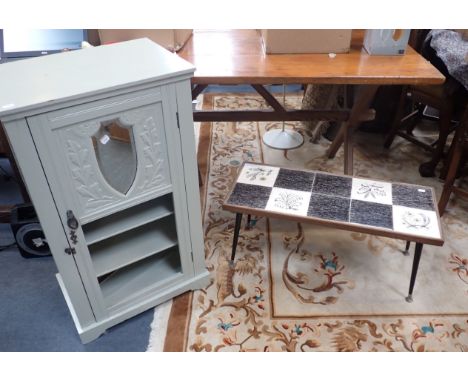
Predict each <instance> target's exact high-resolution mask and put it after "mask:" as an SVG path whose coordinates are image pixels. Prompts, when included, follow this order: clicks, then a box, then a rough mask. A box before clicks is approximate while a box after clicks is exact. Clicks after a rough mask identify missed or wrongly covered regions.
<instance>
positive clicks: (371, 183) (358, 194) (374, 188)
mask: <svg viewBox="0 0 468 382" xmlns="http://www.w3.org/2000/svg"><path fill="white" fill-rule="evenodd" d="M351 199H354V200H362V201H364V202H374V203H382V204H389V205H391V204H392V184H391V183H388V182H379V181H375V180H370V179H359V178H353V185H352V189H351Z"/></svg>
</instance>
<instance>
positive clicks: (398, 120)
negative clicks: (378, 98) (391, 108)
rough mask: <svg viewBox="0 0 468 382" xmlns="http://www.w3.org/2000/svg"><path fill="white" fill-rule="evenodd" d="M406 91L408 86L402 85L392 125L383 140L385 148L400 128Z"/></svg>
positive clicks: (389, 144)
mask: <svg viewBox="0 0 468 382" xmlns="http://www.w3.org/2000/svg"><path fill="white" fill-rule="evenodd" d="M407 92H408V87H407V86H404V87H403V89H401V94H400V99H399V100H398V107H397V111H396V115H395V119H394V120H393V124H392V127H391V129H390V131H389V133H388V135H387V137H386V139H385V142H384V147H385V148H386V149H388V148H390V146H391V145H392V143H393V140H394V139H395V136H396V134H397V132H398V129H399V128H400V125H401V119H402V118H403V114H404V111H405V101H406V94H407Z"/></svg>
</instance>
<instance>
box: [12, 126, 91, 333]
mask: <svg viewBox="0 0 468 382" xmlns="http://www.w3.org/2000/svg"><path fill="white" fill-rule="evenodd" d="M5 130H6V133H7V136H8V139H9V141H10V145H11V148H12V151H13V154H14V156H15V159H16V161H17V163H18V166H19V167H20V168H21V172H22V174H23V176H24V180H25V183H26V186H27V188H28V191H29V194H30V196H31V200H32V202H33V204H34V208H35V210H36V213H37V215H38V218H39V220H40V223H41V226H42V229H43V231H44V233H45V235H46V237H47V241H48V244H49V247H50V249H51V251H52V254H53V256H54V260H55V264H56V265H57V268H58V270H59V273H60V275H61V276H62V279H63V281H64V285H65V287H66V289H67V291H68V295H69V296H70V299H71V301H72V303H73V306H74V309H75V312H76V315H77V318H78V320H79V322H80V325H81V327H86V326H89V325H91V324H94V323H95V318H94V315H93V312H92V310H91V307H90V303H89V300H88V297H87V295H86V292H85V289H84V287H83V283H82V281H81V278H80V275H79V272H78V270H77V267H76V264H75V262H74V258H73V256H69V255H66V254H65V253H64V249H65V248H67V247H68V241H67V239H66V234H65V232H64V229H63V226H62V224H61V221H60V218H59V216H58V213H57V209H56V206H55V203H54V200H53V198H52V195H51V192H50V189H49V185H48V183H47V179H46V177H45V174H44V172H43V169H42V166H41V161H40V159H39V157H38V155H37V152H36V148H35V146H34V142H33V140H32V137H31V134H30V133H29V129H28V126H27V124H26V122H25V121H24V120H18V121H12V122H8V123H7V124H5ZM51 277H52V275H51Z"/></svg>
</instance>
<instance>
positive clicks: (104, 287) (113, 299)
mask: <svg viewBox="0 0 468 382" xmlns="http://www.w3.org/2000/svg"><path fill="white" fill-rule="evenodd" d="M178 275H182V269H181V265H180V255H179V251H178V248H171V249H170V250H168V251H165V252H164V253H162V254H161V253H160V254H155V255H153V256H151V257H149V258H147V259H144V260H142V261H139V262H138V263H136V264H132V265H130V266H128V267H125V268H122V269H120V270H118V271H116V272H114V273H113V274H112V275H110V276H109V277H108V278H106V279H105V280H104V281H102V282H101V291H102V294H103V297H104V301H105V304H106V306H107V307H108V308H111V307H113V306H115V305H117V304H121V303H123V302H125V300H128V299H130V298H132V297H137V296H138V295H139V294H140V293H143V292H144V291H145V290H147V289H148V288H150V287H157V286H158V285H159V284H161V283H163V282H165V281H170V279H172V278H174V277H176V276H178Z"/></svg>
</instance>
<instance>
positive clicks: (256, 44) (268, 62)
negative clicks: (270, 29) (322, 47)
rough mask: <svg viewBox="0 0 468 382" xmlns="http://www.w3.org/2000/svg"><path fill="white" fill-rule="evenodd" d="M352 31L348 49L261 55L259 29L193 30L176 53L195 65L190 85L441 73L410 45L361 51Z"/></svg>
mask: <svg viewBox="0 0 468 382" xmlns="http://www.w3.org/2000/svg"><path fill="white" fill-rule="evenodd" d="M363 35H364V33H363V31H362V30H354V31H353V38H352V43H351V50H350V52H349V53H341V54H337V55H336V57H335V58H331V57H329V55H328V54H269V55H267V54H265V53H264V50H263V46H262V39H261V36H260V33H259V32H258V30H255V29H236V30H216V31H214V30H199V31H197V30H195V31H194V32H193V35H192V37H191V38H190V40H189V41H188V42H187V44H186V45H185V47H184V48H183V49H182V50H181V51H179V56H180V57H182V58H184V59H186V60H187V61H189V62H191V63H192V64H193V65H195V67H196V71H195V77H194V78H193V83H195V84H223V85H234V84H291V83H295V84H312V83H315V84H355V85H359V84H361V85H365V84H375V85H404V84H408V85H416V84H425V85H435V84H441V83H443V82H444V81H445V77H444V76H443V75H442V74H441V73H440V72H439V71H438V70H437V69H436V68H435V67H434V66H432V65H431V64H430V63H429V62H428V61H427V60H425V59H424V58H423V57H422V56H421V55H419V54H418V53H417V52H416V51H415V50H414V49H412V48H411V47H409V46H408V47H407V50H406V54H404V55H402V56H371V55H369V54H367V53H366V52H365V51H363V47H362V39H363Z"/></svg>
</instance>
